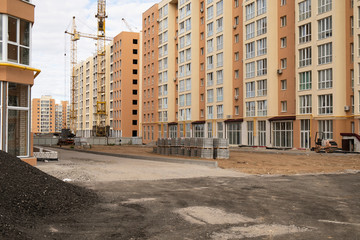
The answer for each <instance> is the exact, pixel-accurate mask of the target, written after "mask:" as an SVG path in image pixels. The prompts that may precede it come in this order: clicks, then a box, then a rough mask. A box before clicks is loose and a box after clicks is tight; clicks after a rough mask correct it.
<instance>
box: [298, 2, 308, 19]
mask: <svg viewBox="0 0 360 240" xmlns="http://www.w3.org/2000/svg"><path fill="white" fill-rule="evenodd" d="M309 17H311V0H305V1H303V2H301V3H299V21H302V20H305V19H307V18H309Z"/></svg>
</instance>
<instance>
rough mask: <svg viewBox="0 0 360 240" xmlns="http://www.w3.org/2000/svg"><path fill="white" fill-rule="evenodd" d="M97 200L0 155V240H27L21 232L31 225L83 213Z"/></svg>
mask: <svg viewBox="0 0 360 240" xmlns="http://www.w3.org/2000/svg"><path fill="white" fill-rule="evenodd" d="M97 200H98V198H97V196H96V194H95V193H93V192H91V191H90V190H87V189H85V188H82V187H79V186H75V185H72V184H69V183H65V182H63V181H61V180H59V179H57V178H54V177H52V176H50V175H48V174H46V173H44V172H42V171H40V170H38V169H37V168H34V167H32V166H30V165H28V164H27V163H25V162H23V161H21V160H20V159H19V158H16V157H14V156H11V155H9V154H7V153H5V152H3V151H0V236H3V237H5V238H6V239H15V238H22V239H26V238H27V236H26V234H24V233H23V232H22V229H24V228H25V229H26V228H32V226H33V224H34V222H36V221H39V220H44V219H46V218H50V217H51V216H54V215H56V214H62V213H69V212H74V211H81V210H84V209H86V208H87V207H89V206H91V205H93V204H95V203H96V202H97ZM0 238H1V237H0Z"/></svg>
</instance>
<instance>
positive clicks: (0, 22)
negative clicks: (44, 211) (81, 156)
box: [0, 0, 40, 165]
mask: <svg viewBox="0 0 360 240" xmlns="http://www.w3.org/2000/svg"><path fill="white" fill-rule="evenodd" d="M34 8H35V6H34V5H33V4H32V1H31V0H26V1H25V0H24V1H23V0H0V93H1V101H0V113H1V114H0V121H1V129H0V136H1V137H0V149H1V150H3V151H6V152H8V153H10V154H12V155H15V156H18V157H20V158H21V159H23V160H24V161H26V162H28V163H30V164H32V165H36V158H34V157H33V152H32V144H33V143H32V135H31V132H30V129H31V104H30V99H31V87H32V85H33V84H34V79H35V78H36V76H37V75H38V74H39V73H40V70H38V69H34V68H32V67H31V65H32V61H31V48H32V47H31V46H32V44H31V41H32V40H31V31H32V25H33V24H34Z"/></svg>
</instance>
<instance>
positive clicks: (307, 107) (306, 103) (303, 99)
mask: <svg viewBox="0 0 360 240" xmlns="http://www.w3.org/2000/svg"><path fill="white" fill-rule="evenodd" d="M299 100H300V101H299V107H300V114H310V113H312V103H311V102H312V100H311V95H304V96H300V97H299Z"/></svg>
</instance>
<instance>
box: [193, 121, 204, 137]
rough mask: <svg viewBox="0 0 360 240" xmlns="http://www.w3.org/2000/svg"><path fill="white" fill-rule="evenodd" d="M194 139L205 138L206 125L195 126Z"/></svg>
mask: <svg viewBox="0 0 360 240" xmlns="http://www.w3.org/2000/svg"><path fill="white" fill-rule="evenodd" d="M193 129H194V137H195V138H203V137H204V130H205V129H204V124H194V125H193Z"/></svg>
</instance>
